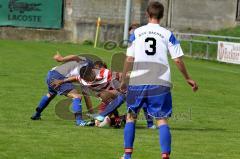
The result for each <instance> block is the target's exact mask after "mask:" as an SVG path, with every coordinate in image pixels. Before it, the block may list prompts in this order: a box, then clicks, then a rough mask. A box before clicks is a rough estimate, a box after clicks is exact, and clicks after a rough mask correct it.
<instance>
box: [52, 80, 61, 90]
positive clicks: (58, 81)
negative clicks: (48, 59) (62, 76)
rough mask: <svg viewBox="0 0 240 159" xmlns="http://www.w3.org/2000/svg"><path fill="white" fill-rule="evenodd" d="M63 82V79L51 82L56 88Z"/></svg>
mask: <svg viewBox="0 0 240 159" xmlns="http://www.w3.org/2000/svg"><path fill="white" fill-rule="evenodd" d="M61 84H63V80H53V82H52V83H51V84H50V85H51V86H52V87H53V88H54V89H56V88H58V87H59V86H60V85H61Z"/></svg>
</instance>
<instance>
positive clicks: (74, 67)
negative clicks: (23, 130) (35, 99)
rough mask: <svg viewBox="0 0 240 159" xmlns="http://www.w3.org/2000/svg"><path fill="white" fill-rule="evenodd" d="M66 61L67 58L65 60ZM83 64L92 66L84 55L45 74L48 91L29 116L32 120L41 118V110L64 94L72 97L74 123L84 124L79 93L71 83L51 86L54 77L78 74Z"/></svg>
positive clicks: (62, 77)
mask: <svg viewBox="0 0 240 159" xmlns="http://www.w3.org/2000/svg"><path fill="white" fill-rule="evenodd" d="M66 61H67V60H66ZM84 66H90V67H92V62H91V61H90V60H88V59H87V58H85V57H79V60H78V61H69V62H66V63H64V64H62V65H59V66H56V67H54V68H52V69H51V70H50V71H49V72H48V75H47V78H46V83H47V86H48V93H47V94H46V95H45V96H43V97H42V99H41V101H40V102H39V105H38V106H37V108H36V112H35V113H34V114H33V116H32V117H31V119H32V120H39V119H41V113H42V111H43V110H44V109H45V108H46V107H47V106H48V104H49V103H50V102H51V101H52V99H53V98H54V97H55V96H56V95H57V94H58V95H65V96H67V97H69V98H72V111H73V113H74V115H75V119H76V125H77V126H85V125H86V122H85V121H84V120H83V119H82V104H81V99H82V97H81V95H80V94H79V93H78V91H77V90H76V89H75V88H74V86H73V84H72V83H64V84H63V85H61V86H60V87H57V88H56V87H53V86H52V84H51V83H52V82H53V81H54V80H56V79H58V80H65V79H66V78H67V77H71V76H74V75H79V72H80V69H81V68H82V67H84Z"/></svg>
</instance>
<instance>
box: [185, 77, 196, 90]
mask: <svg viewBox="0 0 240 159" xmlns="http://www.w3.org/2000/svg"><path fill="white" fill-rule="evenodd" d="M187 83H188V84H189V85H190V86H191V87H192V90H193V91H194V92H196V91H197V90H198V85H197V83H196V82H195V81H194V80H192V79H187Z"/></svg>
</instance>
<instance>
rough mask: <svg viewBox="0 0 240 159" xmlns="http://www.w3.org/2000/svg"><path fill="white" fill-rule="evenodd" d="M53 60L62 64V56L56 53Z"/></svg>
mask: <svg viewBox="0 0 240 159" xmlns="http://www.w3.org/2000/svg"><path fill="white" fill-rule="evenodd" d="M53 59H54V60H56V61H57V62H62V61H63V56H62V55H61V54H60V53H59V52H58V51H57V52H56V54H55V55H54V56H53Z"/></svg>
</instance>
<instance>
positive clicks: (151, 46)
mask: <svg viewBox="0 0 240 159" xmlns="http://www.w3.org/2000/svg"><path fill="white" fill-rule="evenodd" d="M145 43H146V45H148V47H147V48H148V49H147V50H145V53H146V54H147V55H150V56H152V55H155V54H156V51H157V49H156V45H157V41H156V39H154V38H146V39H145Z"/></svg>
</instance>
